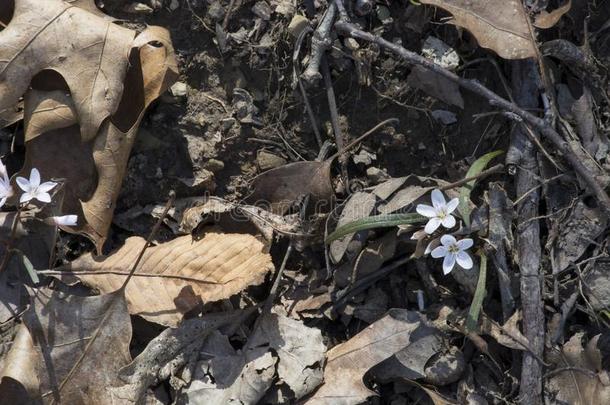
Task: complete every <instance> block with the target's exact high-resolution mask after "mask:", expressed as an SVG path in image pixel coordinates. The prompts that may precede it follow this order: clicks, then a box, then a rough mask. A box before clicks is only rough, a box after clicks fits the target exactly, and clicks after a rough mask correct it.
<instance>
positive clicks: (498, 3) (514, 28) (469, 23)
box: [421, 0, 536, 59]
mask: <svg viewBox="0 0 610 405" xmlns="http://www.w3.org/2000/svg"><path fill="white" fill-rule="evenodd" d="M421 2H422V3H423V4H430V5H432V6H437V7H440V8H442V9H443V10H446V11H448V12H449V13H451V14H452V15H453V19H452V20H451V22H452V23H453V24H455V25H457V26H458V27H462V28H465V29H467V30H468V31H470V32H471V33H472V35H474V37H475V38H476V39H477V41H478V43H479V45H480V46H482V47H483V48H489V49H492V50H493V51H495V52H496V53H497V54H498V55H499V56H500V57H502V58H504V59H525V58H533V57H535V56H536V48H535V45H534V43H533V42H532V37H531V35H530V30H529V27H528V21H527V18H528V17H527V16H526V15H525V11H524V10H523V6H522V5H521V1H520V0H488V1H471V0H421Z"/></svg>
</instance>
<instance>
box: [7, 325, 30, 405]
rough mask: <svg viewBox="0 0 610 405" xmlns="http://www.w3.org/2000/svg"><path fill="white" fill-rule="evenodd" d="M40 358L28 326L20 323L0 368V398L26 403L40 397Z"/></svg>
mask: <svg viewBox="0 0 610 405" xmlns="http://www.w3.org/2000/svg"><path fill="white" fill-rule="evenodd" d="M39 360H40V359H39V358H38V355H37V353H36V351H35V349H34V343H33V342H32V337H31V336H30V332H29V331H28V328H26V327H25V325H24V324H20V325H19V326H18V327H17V334H16V335H15V339H14V340H13V344H12V346H11V349H10V350H9V352H8V353H7V354H6V357H4V358H3V359H2V367H1V368H0V398H2V400H3V401H6V402H7V403H10V404H17V405H19V404H23V405H26V404H32V403H36V401H38V400H39V399H40V391H39V385H40V382H39V381H38V376H37V373H36V364H37V362H38V361H39Z"/></svg>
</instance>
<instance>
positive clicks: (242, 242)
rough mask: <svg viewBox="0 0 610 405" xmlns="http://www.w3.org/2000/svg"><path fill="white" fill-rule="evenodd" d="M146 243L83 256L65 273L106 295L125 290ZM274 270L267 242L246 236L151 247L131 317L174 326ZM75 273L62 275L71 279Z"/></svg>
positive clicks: (132, 290) (132, 287)
mask: <svg viewBox="0 0 610 405" xmlns="http://www.w3.org/2000/svg"><path fill="white" fill-rule="evenodd" d="M145 242H146V241H145V240H144V239H143V238H139V237H132V238H128V239H127V240H126V241H125V245H124V246H123V247H122V248H121V249H119V250H118V251H117V252H115V253H114V254H111V255H109V256H107V257H94V256H93V255H91V254H87V255H84V256H81V257H80V258H78V259H76V260H75V261H73V262H72V263H71V264H70V265H68V266H66V267H64V268H62V269H61V270H71V271H72V272H73V273H72V274H74V275H75V276H77V277H78V278H79V279H80V280H81V281H82V282H84V283H85V284H87V285H89V286H91V287H94V288H96V289H98V290H99V291H100V292H102V293H107V292H111V291H115V290H117V289H118V288H120V287H121V285H122V284H123V282H124V281H125V277H126V276H127V274H129V271H130V270H131V267H132V266H133V263H135V261H136V257H137V256H138V254H139V252H140V250H141V249H142V247H143V246H144V243H145ZM272 268H273V264H272V262H271V256H270V255H269V254H268V253H267V252H266V247H265V245H264V243H263V242H261V241H260V240H258V239H257V238H255V237H254V236H252V235H247V234H221V233H215V232H211V233H208V234H206V235H205V236H204V237H203V238H202V239H201V240H193V238H192V237H191V236H183V237H180V238H176V239H174V240H172V241H170V242H167V243H163V244H160V245H158V246H154V247H150V248H148V249H147V250H146V252H145V253H144V256H143V257H142V261H141V264H140V266H139V267H138V269H137V270H136V272H135V273H134V275H133V277H132V279H131V280H130V282H129V284H128V285H127V288H126V291H125V296H126V298H127V305H128V307H129V312H130V313H131V314H137V315H140V316H142V317H144V318H146V319H148V320H149V321H152V322H157V323H160V324H163V325H168V326H175V325H177V324H178V322H180V321H181V320H182V316H183V314H184V313H186V312H188V311H190V310H192V309H193V308H195V307H196V306H198V305H200V304H201V302H202V301H203V302H204V303H207V302H212V301H218V300H222V299H226V298H229V297H230V296H232V295H234V294H237V293H239V292H241V291H242V290H244V289H245V288H246V287H248V286H250V285H257V284H260V283H261V282H263V280H264V278H265V276H266V274H267V273H268V272H269V271H270V270H271V269H272ZM69 274H70V272H67V271H63V272H62V277H63V278H64V279H65V280H67V279H68V278H70V277H71V276H70V275H69Z"/></svg>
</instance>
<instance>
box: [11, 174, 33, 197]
mask: <svg viewBox="0 0 610 405" xmlns="http://www.w3.org/2000/svg"><path fill="white" fill-rule="evenodd" d="M15 181H16V182H17V185H18V186H19V188H20V189H22V190H23V191H25V192H26V193H27V192H28V191H30V189H31V187H30V181H29V180H28V179H26V178H25V177H21V176H19V177H17V179H15Z"/></svg>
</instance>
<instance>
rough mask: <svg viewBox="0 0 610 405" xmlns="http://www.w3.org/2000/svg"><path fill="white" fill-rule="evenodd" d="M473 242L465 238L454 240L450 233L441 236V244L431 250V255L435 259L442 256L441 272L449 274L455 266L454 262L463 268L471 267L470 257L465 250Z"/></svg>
mask: <svg viewBox="0 0 610 405" xmlns="http://www.w3.org/2000/svg"><path fill="white" fill-rule="evenodd" d="M473 244H474V242H473V241H472V239H469V238H466V239H462V240H456V239H455V238H454V237H453V236H451V235H443V236H441V246H439V247H437V248H436V249H434V250H433V251H432V257H434V258H435V259H438V258H441V257H444V260H443V273H445V274H449V272H450V271H451V270H453V266H455V262H457V264H458V265H459V266H460V267H462V268H464V269H470V268H472V258H471V257H470V255H469V254H468V253H466V252H465V250H467V249H470V248H471V247H472V245H473Z"/></svg>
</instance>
